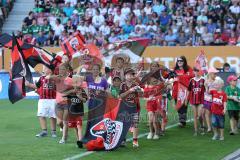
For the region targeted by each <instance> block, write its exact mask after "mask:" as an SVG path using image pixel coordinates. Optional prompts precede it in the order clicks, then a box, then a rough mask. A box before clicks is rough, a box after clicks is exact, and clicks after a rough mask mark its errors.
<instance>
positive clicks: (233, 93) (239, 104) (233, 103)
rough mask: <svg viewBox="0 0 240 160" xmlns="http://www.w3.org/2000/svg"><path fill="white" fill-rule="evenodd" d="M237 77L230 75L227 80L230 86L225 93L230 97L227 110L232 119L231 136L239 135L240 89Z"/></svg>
mask: <svg viewBox="0 0 240 160" xmlns="http://www.w3.org/2000/svg"><path fill="white" fill-rule="evenodd" d="M237 79H238V78H237V76H235V75H230V76H229V77H228V78H227V81H228V83H229V86H227V87H226V89H225V92H226V94H227V96H228V101H227V110H228V115H229V119H230V126H231V131H230V135H234V134H237V133H238V131H237V129H238V128H237V124H238V120H239V110H240V89H239V88H237Z"/></svg>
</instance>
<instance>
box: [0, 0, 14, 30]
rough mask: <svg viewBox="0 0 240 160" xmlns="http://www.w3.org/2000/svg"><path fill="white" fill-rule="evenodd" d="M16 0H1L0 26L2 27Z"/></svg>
mask: <svg viewBox="0 0 240 160" xmlns="http://www.w3.org/2000/svg"><path fill="white" fill-rule="evenodd" d="M14 1H15V0H0V28H2V26H3V23H4V21H5V19H6V18H7V16H8V14H9V12H10V11H11V10H12V7H13V3H14Z"/></svg>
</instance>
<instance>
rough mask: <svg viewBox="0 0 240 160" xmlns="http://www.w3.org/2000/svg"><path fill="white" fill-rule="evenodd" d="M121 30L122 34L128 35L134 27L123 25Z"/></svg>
mask: <svg viewBox="0 0 240 160" xmlns="http://www.w3.org/2000/svg"><path fill="white" fill-rule="evenodd" d="M122 29H123V31H124V33H126V34H129V33H131V32H132V31H133V30H134V27H133V26H132V25H127V24H125V25H123V27H122Z"/></svg>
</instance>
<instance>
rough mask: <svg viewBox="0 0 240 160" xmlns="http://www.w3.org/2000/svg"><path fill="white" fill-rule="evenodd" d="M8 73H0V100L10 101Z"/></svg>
mask: <svg viewBox="0 0 240 160" xmlns="http://www.w3.org/2000/svg"><path fill="white" fill-rule="evenodd" d="M8 82H9V74H8V72H0V99H8Z"/></svg>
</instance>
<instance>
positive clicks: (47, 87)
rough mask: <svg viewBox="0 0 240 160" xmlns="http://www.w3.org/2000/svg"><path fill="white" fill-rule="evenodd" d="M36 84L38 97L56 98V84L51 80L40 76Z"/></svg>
mask: <svg viewBox="0 0 240 160" xmlns="http://www.w3.org/2000/svg"><path fill="white" fill-rule="evenodd" d="M36 86H37V88H38V89H37V92H38V94H39V96H40V99H56V85H55V83H54V81H53V80H50V79H46V77H45V76H42V77H40V79H39V80H38V82H37V83H36Z"/></svg>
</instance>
